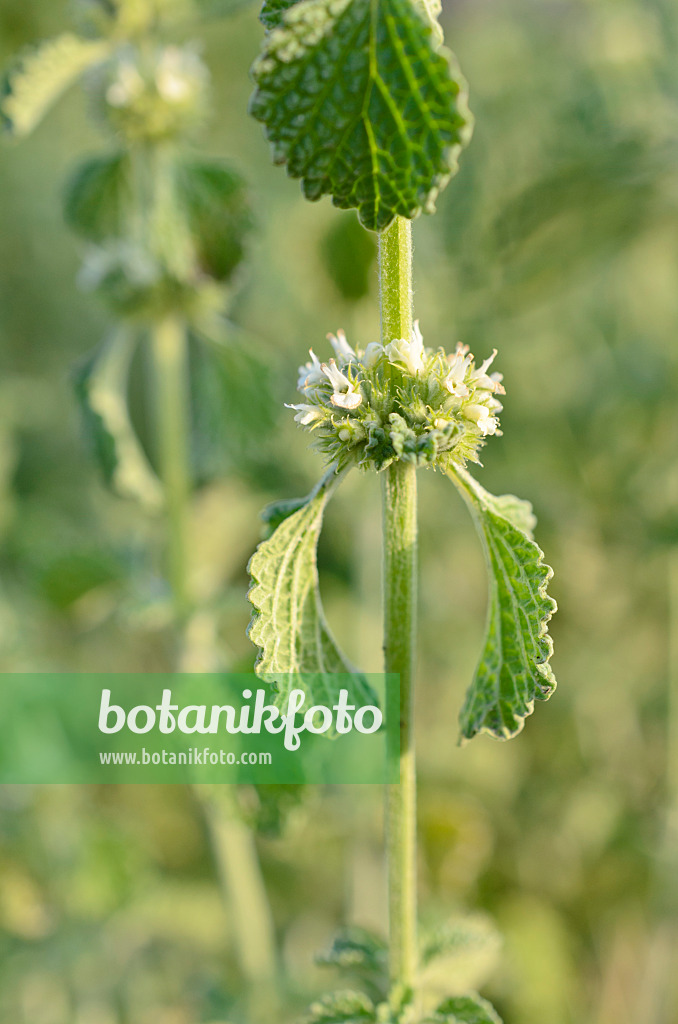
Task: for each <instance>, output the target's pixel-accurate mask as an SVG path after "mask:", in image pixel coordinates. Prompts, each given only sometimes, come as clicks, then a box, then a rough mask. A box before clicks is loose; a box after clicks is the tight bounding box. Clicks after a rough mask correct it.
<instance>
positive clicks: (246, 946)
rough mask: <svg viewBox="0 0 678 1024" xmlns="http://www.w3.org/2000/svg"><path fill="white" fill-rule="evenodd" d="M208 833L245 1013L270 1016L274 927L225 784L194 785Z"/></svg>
mask: <svg viewBox="0 0 678 1024" xmlns="http://www.w3.org/2000/svg"><path fill="white" fill-rule="evenodd" d="M195 789H196V793H197V795H198V799H199V800H200V802H201V804H202V807H203V811H204V814H205V820H206V822H207V826H208V829H209V833H210V840H211V847H212V852H213V856H214V859H215V863H216V867H217V871H218V873H219V880H220V882H221V888H222V891H223V892H224V894H225V897H226V905H227V909H228V910H229V911H230V914H231V924H232V927H233V935H234V939H235V951H236V956H237V958H238V961H239V965H240V970H241V971H242V974H243V977H245V978H246V979H247V983H248V993H247V999H248V1010H249V1013H248V1016H249V1018H250V1019H251V1020H252V1021H270V1019H271V1017H272V1016H275V1014H276V1011H277V1008H278V1006H277V1004H278V999H277V986H276V982H277V977H278V965H277V956H276V943H275V931H274V927H273V919H272V915H271V909H270V906H269V902H268V896H267V893H266V888H265V885H264V880H263V878H262V874H261V868H260V865H259V858H258V854H257V849H256V845H255V841H254V833H253V831H252V829H251V828H249V827H248V825H247V824H245V822H244V821H243V820H242V814H241V812H240V809H239V808H238V806H237V804H236V799H235V795H234V793H232V791H231V787H230V786H207V785H197V786H196V787H195Z"/></svg>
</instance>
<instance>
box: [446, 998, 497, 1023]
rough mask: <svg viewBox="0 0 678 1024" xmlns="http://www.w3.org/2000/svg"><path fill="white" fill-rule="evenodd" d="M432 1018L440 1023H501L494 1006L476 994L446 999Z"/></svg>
mask: <svg viewBox="0 0 678 1024" xmlns="http://www.w3.org/2000/svg"><path fill="white" fill-rule="evenodd" d="M433 1019H434V1020H435V1021H440V1022H441V1024H443V1022H444V1024H502V1021H501V1018H500V1017H499V1016H498V1014H497V1011H496V1010H495V1009H494V1007H493V1006H492V1005H491V1004H490V1003H488V1001H487V1000H486V999H481V997H480V996H477V995H472V996H455V997H454V998H453V999H446V1000H445V1002H444V1003H441V1005H440V1006H439V1007H438V1009H437V1010H436V1014H435V1017H434V1018H433Z"/></svg>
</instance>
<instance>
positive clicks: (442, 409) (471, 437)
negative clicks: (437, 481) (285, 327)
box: [288, 323, 504, 470]
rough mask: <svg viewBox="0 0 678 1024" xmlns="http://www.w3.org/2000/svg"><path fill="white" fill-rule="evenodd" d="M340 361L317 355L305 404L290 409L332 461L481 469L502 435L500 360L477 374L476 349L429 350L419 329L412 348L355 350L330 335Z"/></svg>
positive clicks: (399, 344)
mask: <svg viewBox="0 0 678 1024" xmlns="http://www.w3.org/2000/svg"><path fill="white" fill-rule="evenodd" d="M328 338H329V341H330V342H331V344H332V347H333V349H334V358H332V359H329V360H328V361H327V362H321V361H320V360H319V359H318V357H317V356H316V355H315V353H314V352H313V350H311V352H310V356H311V359H310V361H309V362H307V363H306V364H305V365H304V366H302V367H300V369H299V383H298V390H299V391H300V392H301V394H302V395H303V396H304V401H303V403H299V404H297V405H290V406H288V408H291V409H294V410H295V412H296V415H295V417H294V418H295V420H296V421H297V423H299V424H300V425H301V426H302V427H305V428H307V429H308V430H309V431H311V432H312V433H313V435H314V437H315V443H316V447H317V448H318V449H319V450H320V451H322V452H323V453H324V454H325V455H326V457H327V458H328V460H329V461H332V462H333V461H336V462H338V464H339V466H340V467H342V466H346V465H348V464H349V463H350V462H354V463H357V465H359V466H362V467H367V466H369V465H371V466H373V468H375V469H376V470H382V469H385V468H386V466H388V465H390V463H392V462H395V461H396V460H397V459H403V460H405V461H407V462H413V463H414V464H415V465H418V466H419V465H430V466H434V467H435V466H438V467H440V468H441V469H445V468H447V467H448V466H450V465H453V464H457V465H463V464H464V463H465V461H466V460H467V459H469V460H471V461H473V462H477V461H478V455H477V453H478V449H479V448H480V447H481V446H482V445H483V444H484V441H485V438H486V437H487V436H488V435H489V434H499V433H500V431H499V421H498V419H497V413H499V412H500V411H501V408H502V406H501V404H500V402H499V401H498V400H497V397H496V396H497V395H502V394H504V388H503V387H502V384H501V380H502V377H501V374H499V373H488V370H489V368H490V366H491V364H492V361H493V359H494V357H495V355H496V350H495V352H493V353H492V355H491V356H490V357H489V359H486V360H485V362H484V363H482V364H481V365H480V366H478V367H476V365H475V362H474V357H473V355H472V354H471V353H470V352H469V350H468V346H466V345H457V348H456V350H455V352H454V353H452V355H447V354H446V353H445V351H444V350H443V349H442V348H440V349H437V350H435V351H434V350H432V349H427V348H424V340H423V338H422V336H421V331H420V330H419V325H418V323H415V325H414V329H413V332H412V340H411V341H407V340H404V339H399V340H397V341H392V342H390V344H388V345H386V346H383V345H380V344H378V343H377V342H371V343H370V344H369V345H368V346H367V348H366V349H365V350H364V351H363V350H361V349H356V350H354V349H353V348H351V346H350V345H349V343H348V341H347V340H346V336H345V334H344V332H343V331H338V332H337V334H336V335H334V334H330V335H328Z"/></svg>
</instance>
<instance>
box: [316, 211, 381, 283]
mask: <svg viewBox="0 0 678 1024" xmlns="http://www.w3.org/2000/svg"><path fill="white" fill-rule="evenodd" d="M320 253H321V256H322V259H323V263H324V264H325V269H326V270H327V273H328V274H329V276H330V278H331V279H332V283H333V284H334V286H335V288H336V289H337V291H338V292H339V294H340V295H341V297H342V299H346V301H347V302H357V301H358V300H359V299H364V298H365V296H367V295H369V292H370V286H371V285H372V283H373V280H374V279H375V278H376V274H375V272H374V264H375V261H376V257H377V246H376V243H375V239H374V235H372V234H370V232H369V231H365V230H363V228H362V227H361V226H360V224H359V223H358V220H357V218H356V216H355V214H353V213H349V214H345V215H343V216H341V217H335V218H334V219H333V221H332V224H331V226H330V228H329V230H328V232H327V234H326V235H325V237H324V238H323V240H322V244H321V248H320Z"/></svg>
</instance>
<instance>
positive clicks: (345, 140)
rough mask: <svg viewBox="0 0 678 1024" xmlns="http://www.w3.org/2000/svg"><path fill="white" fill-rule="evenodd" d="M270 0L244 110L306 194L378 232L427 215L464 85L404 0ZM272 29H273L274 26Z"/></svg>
mask: <svg viewBox="0 0 678 1024" xmlns="http://www.w3.org/2000/svg"><path fill="white" fill-rule="evenodd" d="M284 6H286V5H285V3H284V0H283V2H281V0H269V2H268V3H267V4H266V6H265V8H264V10H263V11H262V18H263V19H264V21H265V23H266V24H268V25H269V26H271V27H272V31H270V32H268V33H267V35H266V39H265V42H264V49H263V53H262V54H261V56H260V57H259V59H258V60H257V61H256V62H255V65H254V68H253V74H254V78H255V82H256V86H257V88H256V91H255V93H254V95H253V97H252V100H251V105H250V110H251V113H252V114H253V116H254V117H256V118H257V119H258V120H259V121H262V122H263V123H264V125H265V128H266V134H267V137H268V138H269V139H270V141H271V142H272V143H273V157H274V160H275V161H276V163H284V164H286V165H287V171H288V174H290V175H291V176H292V177H293V178H301V179H302V188H303V191H304V195H305V196H306V198H307V199H319V198H320V197H321V196H323V195H331V196H332V201H333V203H334V204H335V206H339V207H341V208H342V209H349V208H357V209H358V213H359V216H360V219H361V221H362V223H363V224H364V225H365V227H367V228H370V229H372V230H375V231H378V230H382V229H383V228H385V227H387V226H388V224H389V223H390V222H391V221H392V220H393V218H394V217H395V216H396V215H400V216H403V217H409V218H413V217H416V216H417V215H418V214H419V213H420V212H421V211H422V210H427V211H430V210H431V209H432V208H433V203H434V201H435V198H436V196H437V194H438V192H439V191H440V189H441V188H443V186H444V185H445V184H446V182H447V180H448V179H449V177H450V175H451V174H452V173H453V172H454V171H455V170H456V167H457V156H458V154H459V151H460V149H461V148H462V146H463V145H465V144H466V142H467V141H468V139H469V136H470V124H471V117H470V114H469V113H468V110H467V108H466V98H465V92H464V83H463V79H462V78H461V75H460V74H459V72H458V70H457V69H456V67H455V66H454V63H453V61H452V59H451V56H450V55H449V54H448V53H447V52H446V51H439V50H437V49H436V40H435V38H434V32H433V26H432V24H431V23H430V19H428V18H427V17H425V16H423V15H422V13H421V12H420V11H419V9H418V8H417V7H416V5H414V4H413V3H412V0H302V2H301V3H297V4H294V5H293V6H291V7H290V8H289V9H288V10H286V11H284V10H283V7H284ZM276 26H277V27H276Z"/></svg>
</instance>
